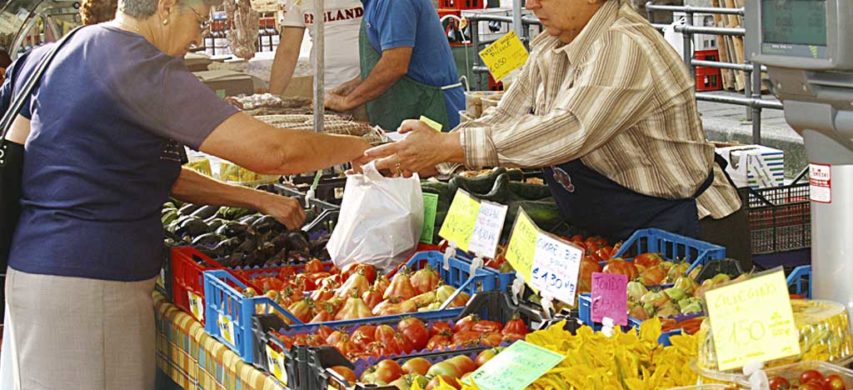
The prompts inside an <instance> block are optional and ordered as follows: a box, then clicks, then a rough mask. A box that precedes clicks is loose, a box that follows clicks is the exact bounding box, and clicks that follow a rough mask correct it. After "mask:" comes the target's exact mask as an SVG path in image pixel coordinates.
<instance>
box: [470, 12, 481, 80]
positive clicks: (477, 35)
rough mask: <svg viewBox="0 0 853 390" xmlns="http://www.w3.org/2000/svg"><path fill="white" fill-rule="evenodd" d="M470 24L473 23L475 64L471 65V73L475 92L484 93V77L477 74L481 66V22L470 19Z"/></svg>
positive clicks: (472, 45) (472, 34)
mask: <svg viewBox="0 0 853 390" xmlns="http://www.w3.org/2000/svg"><path fill="white" fill-rule="evenodd" d="M468 20H469V23H471V50H472V51H473V52H474V53H473V55H472V56H471V57H473V60H472V62H473V64H472V65H471V73H472V76H473V77H474V80H469V82H470V81H473V83H474V85H475V87H474V90H476V91H482V90H483V85H482V84H483V83H482V81H483V75H481V74H479V73H477V71H476V69H477V68H478V67H479V66H480V21H479V20H477V19H474V18H469V19H468Z"/></svg>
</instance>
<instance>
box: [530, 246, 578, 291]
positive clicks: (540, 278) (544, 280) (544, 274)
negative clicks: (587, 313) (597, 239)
mask: <svg viewBox="0 0 853 390" xmlns="http://www.w3.org/2000/svg"><path fill="white" fill-rule="evenodd" d="M582 257H583V249H581V248H578V247H576V246H574V245H572V244H570V243H568V242H564V241H562V240H559V239H557V238H554V237H553V236H551V235H549V234H546V233H542V232H540V233H539V236H538V237H537V238H536V251H535V252H534V254H533V269H532V270H531V272H530V286H532V287H533V288H536V289H539V290H540V291H542V293H543V294H546V295H548V296H551V297H554V298H556V299H559V300H561V301H563V302H565V303H568V304H570V305H572V304H574V302H575V292H576V291H577V284H578V269H579V268H580V264H581V258H582Z"/></svg>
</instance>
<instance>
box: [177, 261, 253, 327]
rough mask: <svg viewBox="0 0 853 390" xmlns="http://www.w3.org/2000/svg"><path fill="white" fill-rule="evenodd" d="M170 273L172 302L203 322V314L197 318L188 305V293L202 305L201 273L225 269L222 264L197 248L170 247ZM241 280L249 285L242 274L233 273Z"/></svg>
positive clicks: (202, 282) (202, 284)
mask: <svg viewBox="0 0 853 390" xmlns="http://www.w3.org/2000/svg"><path fill="white" fill-rule="evenodd" d="M170 264H171V273H172V302H173V303H174V304H175V306H177V307H179V308H181V310H183V311H185V312H187V313H190V314H191V315H193V317H196V319H197V320H199V321H200V322H201V323H204V316H203V315H202V316H201V317H202V318H198V316H196V315H195V314H194V313H193V310H192V308H191V306H190V295H189V294H190V293H192V294H194V295H195V296H196V297H198V298H197V299H200V300H201V307H204V279H203V277H202V273H204V271H208V270H213V269H225V270H227V271H228V272H230V273H232V274H234V272H233V271H231V270H228V269H227V268H226V267H225V266H224V265H222V264H220V263H219V262H217V261H216V260H213V259H211V258H210V257H209V256H207V255H205V254H204V253H201V252H200V251H199V250H198V249H195V248H192V247H177V248H172V256H171V261H170ZM234 276H235V277H237V278H238V279H240V281H241V282H243V283H245V284H246V285H250V286H251V284H250V283H249V281H248V280H246V278H245V277H243V275H236V274H235V275H234Z"/></svg>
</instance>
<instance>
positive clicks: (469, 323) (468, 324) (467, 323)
mask: <svg viewBox="0 0 853 390" xmlns="http://www.w3.org/2000/svg"><path fill="white" fill-rule="evenodd" d="M479 320H480V318H479V317H477V315H476V314H469V315H467V316H465V317H463V318H461V319H459V321H456V324H455V325H454V326H453V330H455V331H456V332H464V331H467V330H471V328H472V327H473V326H474V324H475V323H476V322H477V321H479Z"/></svg>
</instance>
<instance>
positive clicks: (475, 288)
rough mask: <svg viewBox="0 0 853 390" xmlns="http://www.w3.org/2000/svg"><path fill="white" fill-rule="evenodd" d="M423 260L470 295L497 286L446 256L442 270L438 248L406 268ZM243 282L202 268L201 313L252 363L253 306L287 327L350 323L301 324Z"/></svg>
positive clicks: (433, 314)
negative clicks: (222, 322) (230, 334)
mask: <svg viewBox="0 0 853 390" xmlns="http://www.w3.org/2000/svg"><path fill="white" fill-rule="evenodd" d="M426 264H429V265H430V266H432V267H433V268H435V269H436V270H438V271H439V274H440V276H441V279H442V280H443V281H444V283H445V284H447V285H449V286H453V287H456V288H458V289H460V290H462V291H464V292H467V293H468V294H470V295H472V296H473V295H474V294H476V293H477V292H479V291H494V290H495V289H496V287H497V280H496V279H495V278H494V275H492V274H490V273H487V272H485V271H483V270H477V271H476V272H475V273H474V276H473V277H469V276H470V269H469V267H468V266H467V265H466V264H465V263H464V262H463V261H461V260H459V259H455V258H450V259H449V261H448V265H449V269H448V270H445V269H444V267H443V265H444V256H443V255H442V254H441V253H440V252H435V251H430V252H420V253H417V254H415V255H414V256H413V257H412V258H411V259H409V261H408V262H407V264H406V265H407V267H409V268H410V269H415V270H416V269H420V268H422V267H424V266H425V265H426ZM245 288H246V285H245V284H244V283H242V282H241V281H240V280H238V279H237V278H236V277H234V275H232V274H230V273H228V272H227V271H223V270H214V271H206V272H205V273H204V295H205V313H209V317H208V318H210V319H215V320H214V321H206V322H205V331H206V332H207V333H208V334H210V335H212V336H213V337H215V338H216V339H218V340H220V341H222V342H223V343H224V344H225V345H227V346H228V347H230V348H231V349H232V350H234V351H235V352H236V353H237V354H238V355H239V356H240V357H241V358H243V360H245V361H247V362H250V363H255V360H254V344H253V342H254V341H253V340H254V339H253V333H252V316H253V315H254V314H255V311H256V308H259V309H261V310H262V311H263V312H264V313H273V314H280V315H282V316H284V317H286V318H288V319H289V320H290V321H291V323H292V324H293V325H290V328H291V329H302V328H311V327H318V326H320V325H327V326H331V327H337V326H345V325H350V324H351V323H350V322H351V321H330V322H323V323H311V324H305V323H302V322H301V321H299V320H298V319H296V318H295V317H294V316H293V315H292V314H291V313H290V312H288V311H287V309H285V308H283V307H281V306H280V305H278V304H277V303H275V302H274V301H273V300H271V299H269V298H267V297H264V296H258V297H252V298H248V297H245V296H244V295H243V293H242V290H243V289H245ZM462 309H463V308H453V309H445V310H434V311H429V312H420V313H406V314H401V315H393V316H382V317H371V318H367V319H363V321H365V323H367V322H371V321H381V320H393V319H396V320H398V321H399V319H401V318H402V317H406V316H412V315H415V314H416V316H417V317H418V318H421V319H424V320H429V319H434V318H440V317H446V316H455V315H458V314H459V313H461V312H462ZM220 316H224V317H226V318H227V319H228V320H230V322H231V323H233V324H234V340H232V341H233V342H231V341H229V340H226V339H225V337H224V336H223V335H222V332H221V331H220V326H219V318H220Z"/></svg>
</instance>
